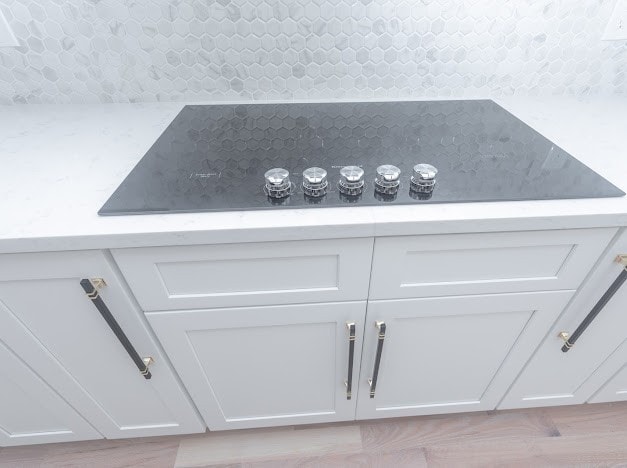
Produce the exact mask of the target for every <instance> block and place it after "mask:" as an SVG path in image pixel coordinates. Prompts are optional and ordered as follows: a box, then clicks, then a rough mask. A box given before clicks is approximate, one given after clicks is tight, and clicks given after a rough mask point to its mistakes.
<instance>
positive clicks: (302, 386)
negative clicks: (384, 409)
mask: <svg viewBox="0 0 627 468" xmlns="http://www.w3.org/2000/svg"><path fill="white" fill-rule="evenodd" d="M146 315H147V317H148V320H149V321H150V324H151V325H152V326H153V329H154V330H155V332H156V333H157V336H158V337H159V339H160V341H161V343H162V344H163V346H164V348H165V350H166V352H167V353H168V355H169V356H170V359H171V360H172V362H173V364H174V366H175V367H176V369H177V371H178V373H179V375H180V376H181V378H182V379H183V382H184V383H185V386H186V387H187V388H188V389H189V391H190V394H191V395H192V398H193V400H194V402H195V403H196V405H197V406H198V408H199V409H200V412H201V413H202V415H203V417H204V418H205V421H206V422H207V425H208V426H209V429H212V430H219V429H240V428H247V427H265V426H280V425H292V424H305V423H316V422H328V421H340V420H350V419H354V417H355V399H356V397H355V393H356V392H355V391H354V390H353V392H352V396H351V399H348V398H347V387H346V385H345V381H347V379H348V373H349V368H351V367H352V370H353V379H352V382H351V386H352V388H353V389H355V388H356V386H357V376H358V374H359V365H360V356H361V353H360V350H361V337H362V334H363V325H364V318H365V302H345V303H329V304H302V305H289V306H266V307H250V308H232V309H212V310H195V311H179V312H155V313H149V314H146ZM347 323H354V324H355V330H356V331H355V340H354V341H353V345H354V355H353V361H352V366H350V365H349V362H350V359H349V357H350V352H349V351H350V345H351V342H350V340H349V329H348V327H347Z"/></svg>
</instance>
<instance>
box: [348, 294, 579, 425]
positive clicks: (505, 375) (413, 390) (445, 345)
mask: <svg viewBox="0 0 627 468" xmlns="http://www.w3.org/2000/svg"><path fill="white" fill-rule="evenodd" d="M571 294H572V291H559V292H541V293H515V294H499V295H479V296H456V297H436V298H423V299H401V300H390V301H374V302H369V304H368V313H367V319H366V328H365V334H364V349H363V354H362V365H361V374H360V378H359V396H358V402H357V418H358V419H371V418H389V417H394V416H413V415H420V414H437V413H454V412H460V411H480V410H490V409H494V408H495V407H496V405H497V404H498V402H499V400H500V398H501V397H502V396H503V395H504V394H505V392H506V391H507V389H508V387H509V385H510V384H511V382H512V381H513V380H514V378H515V377H516V375H517V374H518V372H519V371H520V369H521V367H522V366H523V364H524V363H525V361H526V360H527V359H528V357H529V355H530V354H531V353H532V352H533V350H534V349H535V347H536V346H537V345H538V343H539V342H540V341H541V340H542V338H543V337H544V334H545V332H546V329H547V328H548V327H549V326H550V324H551V323H552V322H553V321H554V320H555V319H556V317H557V316H558V314H559V312H560V311H561V310H562V308H563V307H564V306H565V304H566V302H567V301H568V299H569V298H570V296H571Z"/></svg>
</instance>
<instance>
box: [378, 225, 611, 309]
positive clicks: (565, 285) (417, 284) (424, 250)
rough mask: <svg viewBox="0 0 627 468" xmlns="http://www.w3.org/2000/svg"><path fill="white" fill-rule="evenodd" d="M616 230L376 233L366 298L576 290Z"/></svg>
mask: <svg viewBox="0 0 627 468" xmlns="http://www.w3.org/2000/svg"><path fill="white" fill-rule="evenodd" d="M614 234H616V229H610V228H607V229H571V230H560V231H524V232H493V233H482V234H447V235H425V236H402V237H383V238H377V239H376V241H375V245H374V256H373V260H372V275H371V281H370V299H399V298H404V297H406V298H411V297H433V296H459V295H464V294H495V293H510V292H522V291H548V290H558V289H576V288H577V287H579V284H580V283H581V282H582V281H583V279H584V278H585V277H586V275H587V274H588V272H589V271H590V269H591V268H592V266H593V265H594V263H595V262H596V261H597V259H598V258H599V256H600V255H601V254H602V253H603V250H604V249H605V248H606V246H607V245H608V243H609V242H610V240H611V239H612V236H614Z"/></svg>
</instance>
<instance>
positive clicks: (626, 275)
mask: <svg viewBox="0 0 627 468" xmlns="http://www.w3.org/2000/svg"><path fill="white" fill-rule="evenodd" d="M616 261H617V262H618V263H620V264H622V265H623V266H624V268H623V271H621V272H620V274H619V275H618V277H617V278H616V279H615V280H614V282H613V283H612V284H611V285H610V287H609V288H608V289H607V291H605V293H604V294H603V296H601V299H599V300H598V302H597V303H596V304H595V305H594V307H593V308H592V309H591V310H590V312H589V313H588V315H586V318H584V319H583V321H582V322H581V323H580V324H579V326H578V327H577V329H576V330H575V331H574V332H573V334H572V335H570V336H569V335H568V333H566V332H561V333H560V334H559V336H560V338H562V340H564V345H563V346H562V352H563V353H567V352H568V351H570V349H571V348H572V347H573V346H574V345H575V343H576V342H577V340H578V339H579V337H581V335H582V334H583V332H585V331H586V328H588V326H589V325H590V324H591V323H592V321H593V320H594V319H595V318H596V316H597V315H599V312H601V311H602V310H603V308H604V307H605V306H606V305H607V303H608V302H610V300H611V299H612V297H614V294H616V291H618V290H619V289H620V287H621V286H622V285H623V283H624V282H625V281H626V280H627V255H619V256H618V257H617V258H616Z"/></svg>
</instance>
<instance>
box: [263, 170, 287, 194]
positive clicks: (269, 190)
mask: <svg viewBox="0 0 627 468" xmlns="http://www.w3.org/2000/svg"><path fill="white" fill-rule="evenodd" d="M264 177H265V178H266V185H265V187H264V191H265V192H266V195H268V196H269V197H271V198H285V197H287V196H289V195H290V193H292V183H291V182H290V173H289V171H288V170H287V169H283V168H281V167H275V168H273V169H270V170H269V171H266V173H265V174H264Z"/></svg>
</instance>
